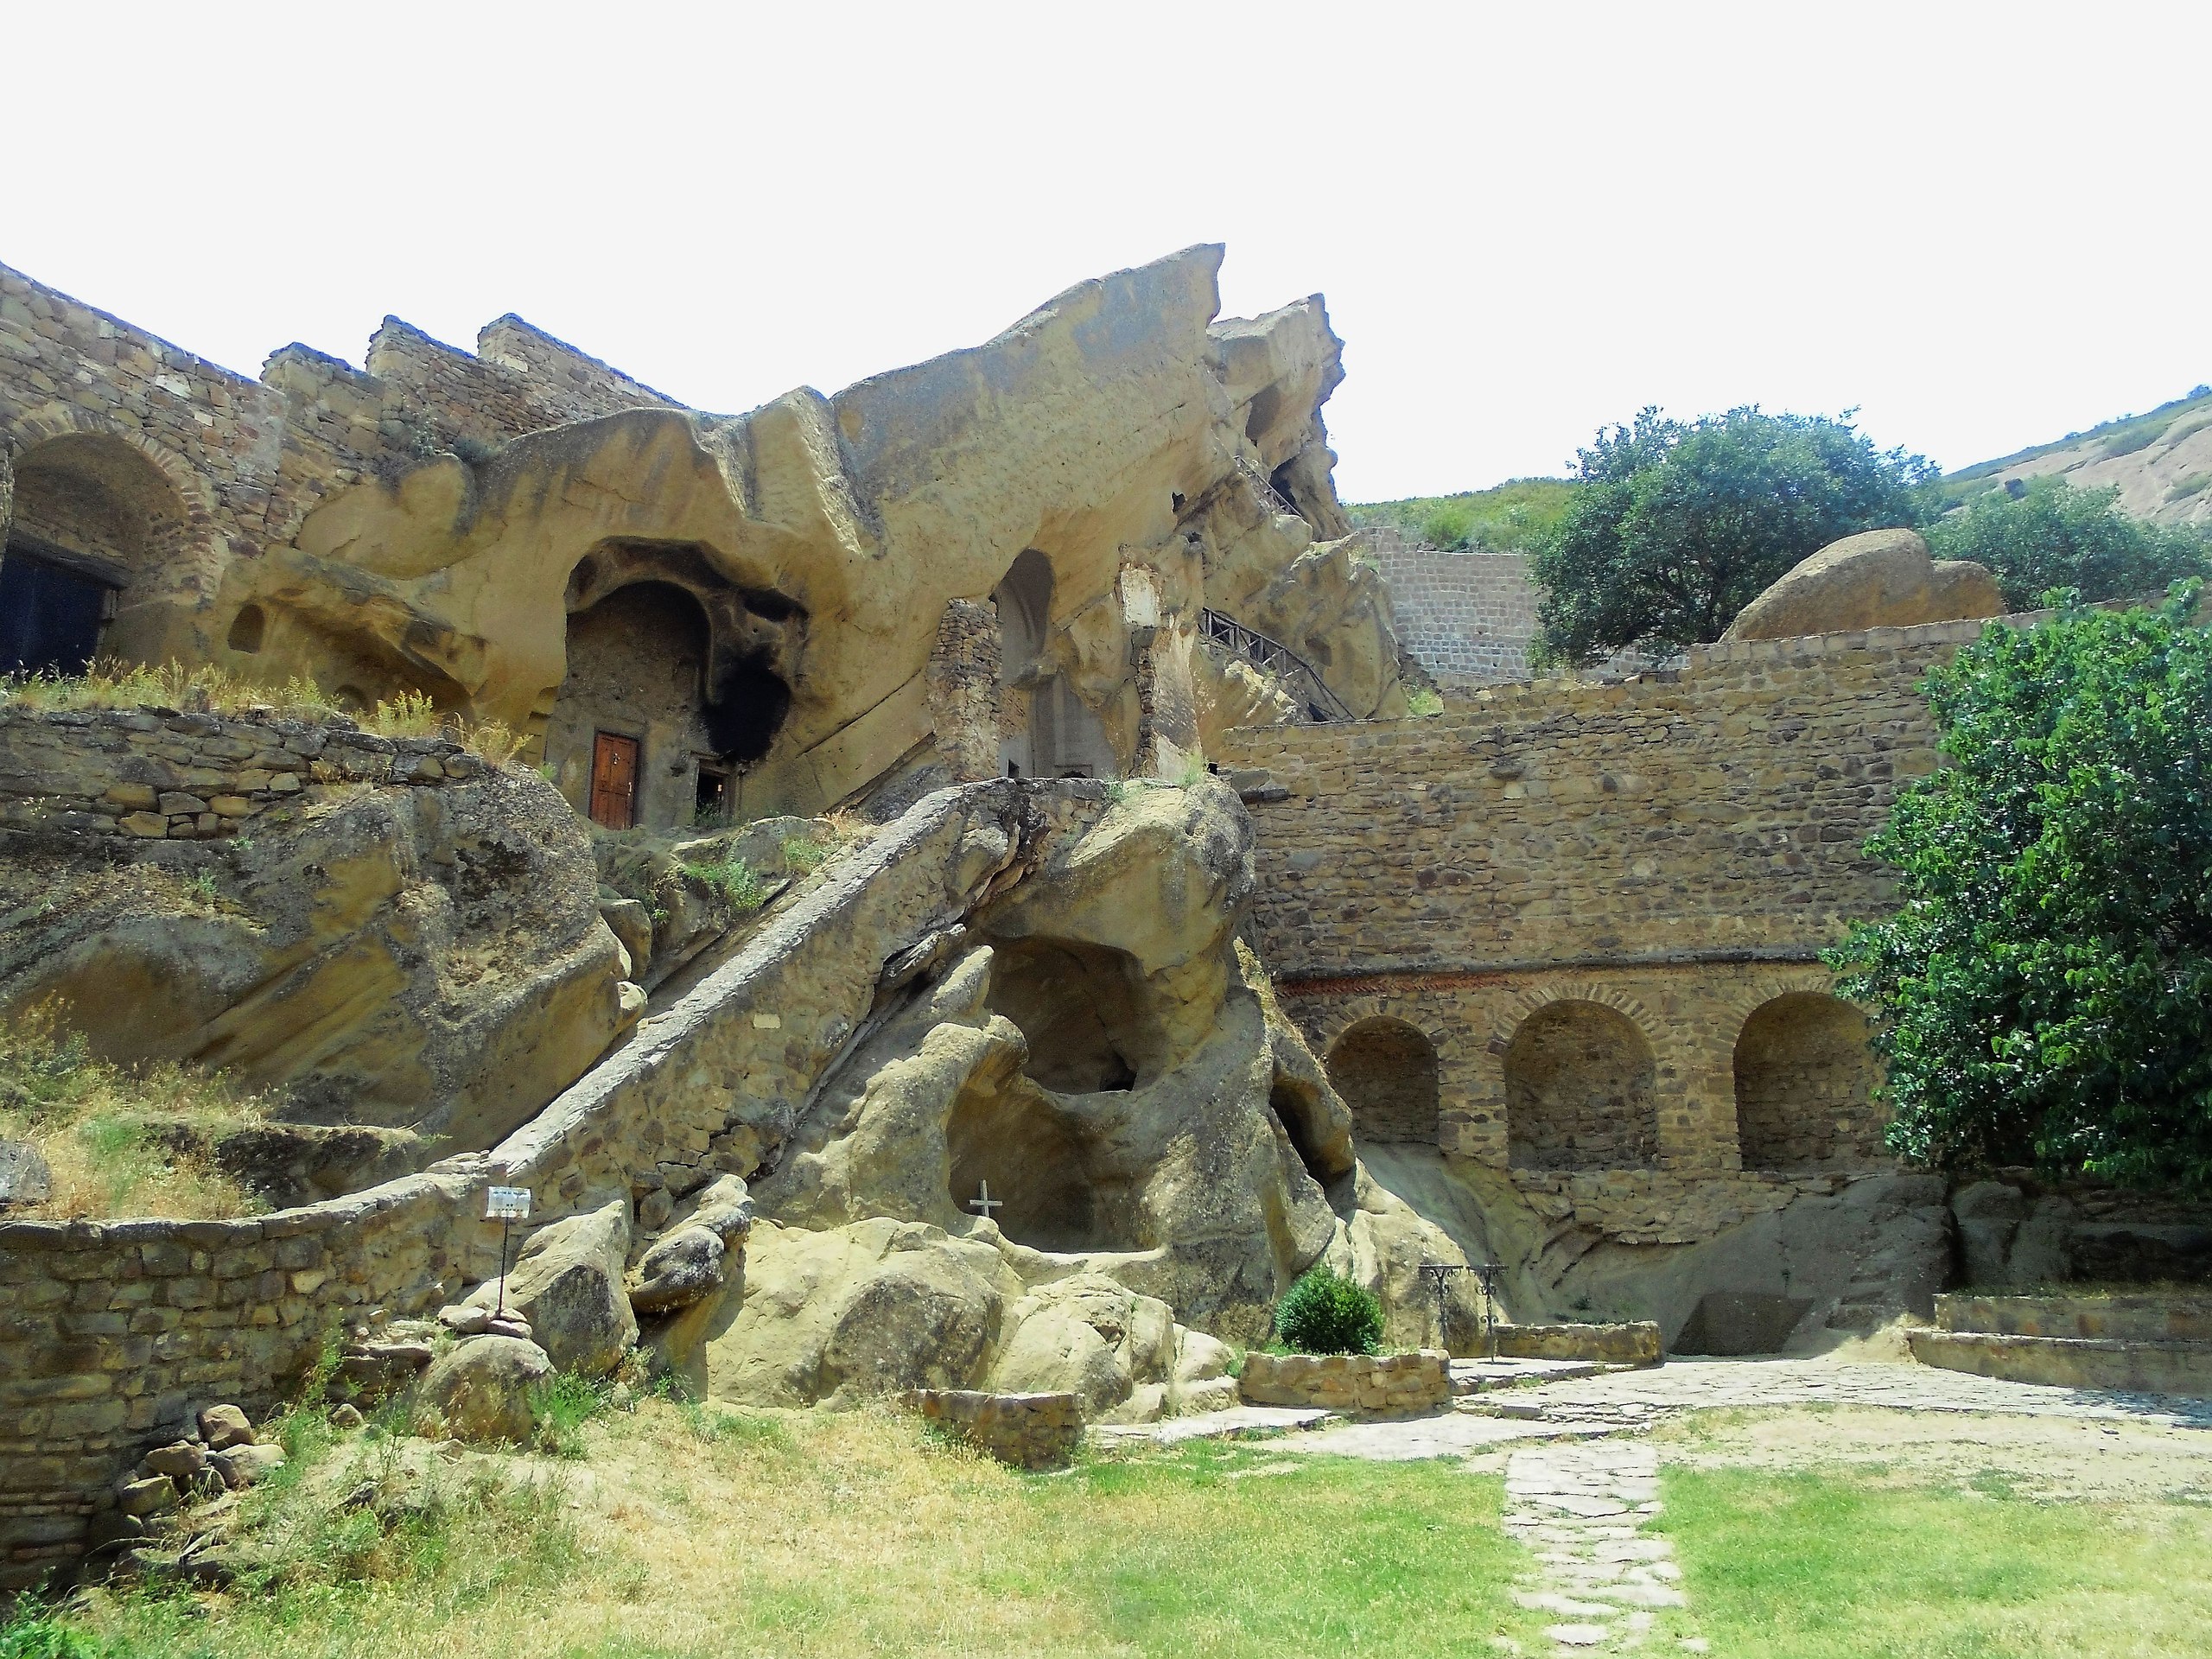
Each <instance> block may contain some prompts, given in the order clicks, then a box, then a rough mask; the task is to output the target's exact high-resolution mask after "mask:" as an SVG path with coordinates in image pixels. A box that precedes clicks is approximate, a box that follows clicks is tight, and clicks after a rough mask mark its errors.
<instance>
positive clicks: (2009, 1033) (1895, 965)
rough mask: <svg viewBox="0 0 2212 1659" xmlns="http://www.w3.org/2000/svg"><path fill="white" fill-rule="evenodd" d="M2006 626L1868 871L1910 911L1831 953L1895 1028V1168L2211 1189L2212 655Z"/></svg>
mask: <svg viewBox="0 0 2212 1659" xmlns="http://www.w3.org/2000/svg"><path fill="white" fill-rule="evenodd" d="M2054 597H2064V598H2067V599H2068V600H2069V608H2067V609H2066V610H2065V611H2064V612H2063V613H2062V614H2061V615H2060V616H2059V617H2057V618H2055V619H2053V620H2050V622H2048V623H2046V624H2044V626H2040V627H2037V628H2032V629H2028V630H2022V631H2015V630H2012V629H2007V628H2001V627H1992V628H1989V629H1987V630H1986V631H1985V632H1984V633H1983V635H1982V637H1981V639H1980V640H1979V641H1977V642H1976V643H1975V644H1974V645H1968V646H1967V647H1966V648H1965V649H1963V650H1961V652H1959V654H1958V655H1957V657H1956V658H1954V659H1953V660H1952V662H1951V664H1949V666H1948V667H1945V668H1939V669H1937V670H1936V671H1933V672H1931V673H1930V674H1929V677H1928V679H1927V682H1926V690H1927V692H1928V696H1929V701H1930V703H1931V704H1932V706H1933V709H1934V711H1935V715H1936V725H1937V728H1938V731H1939V732H1940V734H1941V738H1940V741H1941V746H1942V750H1943V752H1944V753H1946V754H1948V756H1949V757H1950V760H1951V764H1950V765H1949V766H1947V767H1945V768H1943V769H1942V770H1941V771H1938V772H1936V773H1934V774H1933V775H1932V776H1929V777H1927V778H1923V779H1920V780H1918V781H1917V782H1916V783H1915V784H1913V785H1910V787H1908V788H1907V789H1905V790H1904V791H1902V792H1901V793H1900V794H1899V796H1898V798H1897V802H1896V804H1895V805H1894V806H1893V807H1892V808H1891V814H1890V820H1889V823H1888V824H1887V825H1886V827H1885V828H1884V829H1883V830H1882V831H1881V833H1880V834H1879V835H1878V836H1875V837H1874V838H1873V839H1872V841H1870V842H1868V843H1867V851H1868V852H1869V853H1870V854H1872V855H1874V856H1876V857H1878V858H1883V859H1885V860H1887V861H1889V862H1891V864H1894V865H1895V866H1897V868H1898V870H1899V871H1900V872H1901V874H1902V880H1901V884H1900V886H1901V893H1900V896H1901V898H1902V899H1903V901H1904V904H1903V908H1902V909H1901V910H1899V911H1898V912H1897V914H1895V915H1894V916H1892V917H1891V918H1889V919H1887V920H1885V921H1879V922H1873V923H1870V924H1866V925H1862V926H1860V927H1859V928H1858V929H1856V930H1855V931H1853V934H1852V935H1851V937H1850V938H1849V939H1848V940H1847V942H1846V943H1845V944H1843V945H1842V946H1840V948H1838V949H1837V950H1834V951H1831V952H1830V953H1829V956H1828V963H1829V965H1830V966H1831V967H1833V968H1834V969H1838V970H1839V973H1840V976H1841V984H1842V988H1843V990H1844V993H1845V995H1849V996H1853V997H1855V998H1858V999H1859V1000H1861V1001H1866V1002H1867V1003H1868V1004H1870V1005H1871V1006H1872V1007H1875V1008H1876V1010H1877V1011H1878V1016H1879V1017H1878V1020H1877V1022H1876V1034H1875V1039H1874V1041H1875V1046H1876V1047H1877V1048H1878V1050H1879V1051H1880V1052H1882V1053H1883V1055H1884V1056H1885V1057H1886V1058H1887V1060H1888V1080H1887V1083H1886V1084H1885V1088H1886V1090H1887V1094H1888V1097H1889V1099H1890V1101H1891V1104H1892V1105H1893V1107H1894V1108H1895V1111H1896V1117H1895V1121H1894V1122H1893V1123H1892V1125H1891V1129H1890V1145H1891V1148H1892V1149H1893V1150H1895V1151H1897V1152H1898V1153H1901V1154H1904V1155H1905V1156H1907V1157H1910V1158H1911V1159H1914V1160H1917V1161H1920V1162H1923V1163H1927V1164H1931V1165H1935V1166H1939V1167H1949V1168H1957V1167H1967V1168H1972V1167H1976V1166H1989V1165H1996V1164H2009V1163H2034V1164H2037V1165H2039V1166H2043V1167H2044V1168H2046V1169H2049V1170H2053V1171H2056V1172H2061V1173H2070V1172H2087V1173H2092V1174H2095V1175H2099V1176H2102V1177H2105V1178H2107V1179H2113V1180H2118V1181H2123V1182H2128V1183H2133V1184H2137V1185H2178V1186H2180V1187H2183V1188H2185V1189H2189V1190H2191V1191H2195V1192H2209V1191H2212V636H2209V635H2208V634H2207V632H2206V631H2205V630H2204V629H2202V628H2201V627H2197V626H2193V625H2192V624H2191V622H2190V617H2191V615H2192V613H2193V611H2194V607H2195V602H2196V583H2194V582H2190V583H2183V584H2180V585H2178V586H2177V588H2176V589H2175V591H2174V593H2173V594H2172V595H2171V596H2170V597H2169V598H2168V600H2167V601H2165V602H2164V604H2163V605H2161V606H2159V607H2158V608H2156V609H2142V608H2139V609H2134V610H2129V611H2124V612H2117V611H2085V610H2082V609H2079V608H2075V607H2073V605H2072V603H2071V596H2054Z"/></svg>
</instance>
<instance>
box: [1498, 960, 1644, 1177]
mask: <svg viewBox="0 0 2212 1659" xmlns="http://www.w3.org/2000/svg"><path fill="white" fill-rule="evenodd" d="M1656 1071H1657V1068H1656V1065H1654V1064H1653V1061H1652V1058H1651V1046H1650V1045H1649V1043H1647V1042H1645V1041H1644V1040H1643V1033H1642V1032H1640V1031H1638V1030H1637V1027H1636V1023H1635V1021H1633V1020H1630V1019H1629V1017H1628V1016H1627V1015H1626V1014H1622V1013H1620V1012H1619V1011H1618V1010H1617V1009H1613V1008H1609V1007H1605V1004H1603V1003H1601V1002H1585V1001H1560V1002H1553V1003H1549V1004H1548V1005H1546V1006H1545V1007H1541V1008H1539V1009H1537V1010H1536V1011H1535V1013H1534V1014H1530V1015H1529V1017H1528V1018H1527V1019H1526V1020H1522V1022H1521V1028H1520V1029H1519V1030H1518V1031H1516V1032H1515V1033H1513V1041H1512V1043H1511V1045H1510V1046H1509V1047H1508V1048H1507V1049H1506V1051H1505V1123H1506V1142H1507V1148H1508V1155H1509V1157H1510V1160H1511V1162H1512V1165H1513V1166H1514V1167H1515V1168H1516V1169H1646V1168H1649V1167H1650V1166H1652V1165H1653V1164H1655V1163H1656V1161H1657V1160H1658V1154H1659V1111H1658V1104H1657V1101H1656V1096H1655V1094H1654V1088H1653V1084H1654V1079H1655V1077H1656Z"/></svg>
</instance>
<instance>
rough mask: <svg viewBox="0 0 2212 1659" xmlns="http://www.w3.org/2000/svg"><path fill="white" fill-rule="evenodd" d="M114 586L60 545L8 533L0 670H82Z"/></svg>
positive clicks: (0, 576)
mask: <svg viewBox="0 0 2212 1659" xmlns="http://www.w3.org/2000/svg"><path fill="white" fill-rule="evenodd" d="M118 591H119V589H118V587H117V585H116V584H114V583H112V582H105V581H102V580H101V579H100V578H99V577H98V576H96V575H92V574H91V573H90V572H89V571H87V570H86V569H83V568H82V567H81V566H79V565H78V564H77V563H75V562H73V561H72V560H70V559H69V558H68V557H67V555H66V554H65V553H63V552H62V550H60V549H54V548H48V546H47V545H46V544H45V543H35V542H31V541H29V540H27V539H26V538H22V537H16V538H11V539H10V541H9V543H8V546H7V551H6V552H5V554H4V555H0V673H4V674H62V675H67V674H81V673H83V672H84V671H86V669H87V668H89V667H91V666H92V658H94V657H96V656H97V655H99V647H100V636H101V634H102V633H103V632H105V630H106V627H107V625H108V624H109V623H110V622H111V621H112V620H114V618H115V608H116V600H117V595H118Z"/></svg>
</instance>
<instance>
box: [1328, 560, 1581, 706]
mask: <svg viewBox="0 0 2212 1659" xmlns="http://www.w3.org/2000/svg"><path fill="white" fill-rule="evenodd" d="M1361 534H1362V536H1363V537H1364V539H1365V541H1366V543H1367V546H1368V550H1369V551H1370V553H1371V554H1372V555H1373V556H1374V559H1375V562H1376V564H1377V565H1379V566H1380V567H1381V568H1382V571H1383V580H1384V581H1386V582H1389V584H1390V613H1391V616H1392V618H1393V619H1394V620H1395V622H1396V625H1397V629H1398V638H1399V640H1400V641H1401V643H1402V644H1403V645H1404V646H1405V648H1406V649H1407V650H1408V651H1409V652H1412V653H1413V657H1414V661H1415V662H1417V663H1419V664H1421V666H1422V667H1423V668H1425V669H1427V671H1429V673H1430V675H1431V676H1432V677H1433V678H1434V679H1435V680H1436V682H1437V683H1438V684H1440V685H1441V686H1443V687H1445V688H1446V689H1447V690H1452V689H1457V688H1462V687H1465V686H1470V685H1482V684H1491V683H1497V682H1499V681H1508V680H1522V679H1526V678H1527V677H1528V675H1529V641H1530V640H1531V639H1534V638H1535V633H1536V601H1537V598H1538V593H1537V588H1536V584H1535V581H1534V580H1533V579H1532V578H1531V577H1530V576H1529V560H1528V557H1527V556H1526V555H1525V554H1521V553H1496V552H1491V550H1488V549H1476V550H1471V551H1469V552H1465V553H1446V552H1445V551H1443V550H1441V549H1440V548H1433V547H1430V546H1428V545H1427V543H1422V542H1420V541H1417V540H1415V539H1414V538H1413V537H1409V536H1408V535H1407V534H1406V532H1405V531H1402V530H1399V529H1397V528H1395V526H1392V525H1388V524H1383V525H1373V526H1370V527H1369V528H1368V529H1366V530H1364V531H1362V532H1361Z"/></svg>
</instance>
